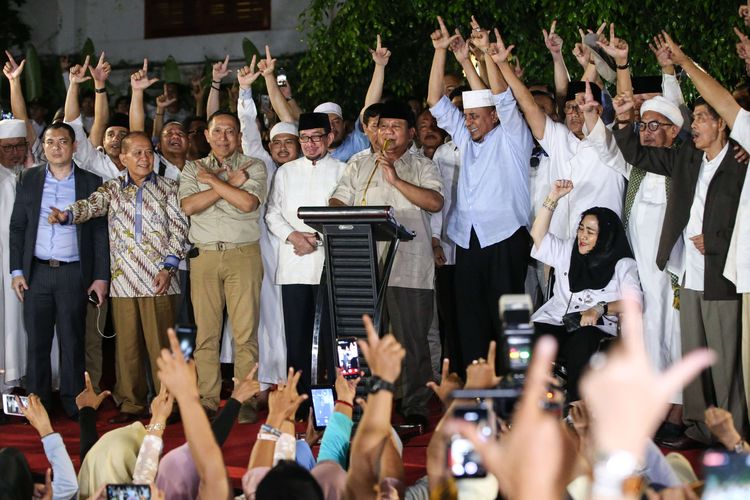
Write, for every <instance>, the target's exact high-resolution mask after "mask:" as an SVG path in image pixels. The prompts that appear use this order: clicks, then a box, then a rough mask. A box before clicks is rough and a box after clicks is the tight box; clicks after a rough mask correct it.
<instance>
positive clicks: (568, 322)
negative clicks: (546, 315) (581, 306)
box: [562, 312, 581, 333]
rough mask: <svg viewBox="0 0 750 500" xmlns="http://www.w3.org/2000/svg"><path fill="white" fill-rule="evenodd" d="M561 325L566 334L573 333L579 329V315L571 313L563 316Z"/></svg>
mask: <svg viewBox="0 0 750 500" xmlns="http://www.w3.org/2000/svg"><path fill="white" fill-rule="evenodd" d="M562 322H563V325H564V326H565V331H566V332H568V333H571V332H574V331H576V330H578V329H579V328H581V313H579V312H572V313H568V314H564V315H563V317H562Z"/></svg>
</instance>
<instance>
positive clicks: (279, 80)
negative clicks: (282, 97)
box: [276, 68, 286, 87]
mask: <svg viewBox="0 0 750 500" xmlns="http://www.w3.org/2000/svg"><path fill="white" fill-rule="evenodd" d="M276 85H278V86H279V87H286V73H285V72H284V68H281V69H280V70H279V74H278V75H277V76H276Z"/></svg>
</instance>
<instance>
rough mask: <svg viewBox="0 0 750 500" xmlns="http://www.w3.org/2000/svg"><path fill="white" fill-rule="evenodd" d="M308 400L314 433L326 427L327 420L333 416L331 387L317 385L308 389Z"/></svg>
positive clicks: (333, 400)
mask: <svg viewBox="0 0 750 500" xmlns="http://www.w3.org/2000/svg"><path fill="white" fill-rule="evenodd" d="M310 400H311V401H312V408H313V418H314V421H313V427H315V430H316V431H319V430H322V429H325V428H326V427H327V426H328V420H330V418H331V415H333V407H334V405H335V398H334V397H333V387H331V386H330V385H325V386H324V385H317V386H315V385H314V386H312V387H310Z"/></svg>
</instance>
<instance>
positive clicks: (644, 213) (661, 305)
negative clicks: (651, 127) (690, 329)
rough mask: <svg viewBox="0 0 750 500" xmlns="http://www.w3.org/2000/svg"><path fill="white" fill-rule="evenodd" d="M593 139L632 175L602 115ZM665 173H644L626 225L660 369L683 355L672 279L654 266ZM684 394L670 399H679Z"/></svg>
mask: <svg viewBox="0 0 750 500" xmlns="http://www.w3.org/2000/svg"><path fill="white" fill-rule="evenodd" d="M588 138H589V141H590V143H591V144H592V145H594V147H595V148H596V149H597V151H598V152H599V155H600V157H601V159H602V161H603V162H604V164H605V165H607V166H608V167H609V168H611V169H613V170H615V171H617V172H620V173H621V174H622V175H623V176H624V177H625V178H628V179H629V178H630V172H631V170H632V168H633V167H632V165H630V164H628V163H627V162H626V161H625V158H623V156H622V153H621V152H620V150H619V148H618V147H617V144H616V143H615V140H614V137H612V134H611V132H610V131H609V130H608V129H607V128H606V127H605V126H604V123H602V121H601V120H599V121H598V122H597V124H596V126H595V127H594V129H593V130H592V131H591V133H590V134H589V136H588ZM665 180H666V179H665V178H664V176H661V175H657V174H652V173H646V175H645V177H644V178H643V181H642V182H641V185H640V187H639V188H638V192H637V193H636V195H635V199H634V200H633V206H632V208H631V211H630V222H629V224H628V230H627V234H628V240H630V246H631V247H632V249H633V254H634V256H635V260H636V262H637V263H638V275H639V277H640V280H641V287H642V288H643V304H644V306H643V331H644V333H645V335H644V341H645V343H646V352H647V353H648V355H649V358H650V359H651V363H652V365H653V366H654V367H655V368H656V369H658V370H664V369H666V368H668V367H669V366H670V365H671V364H672V363H674V362H675V361H677V360H678V359H680V358H681V357H682V345H681V342H680V313H679V311H678V310H677V309H675V308H674V307H672V303H673V291H672V282H671V280H670V276H669V274H668V273H667V272H665V271H661V270H659V268H658V267H657V266H656V254H657V252H658V250H659V240H660V238H661V229H662V225H663V223H664V216H665V215H666V211H667V195H666V191H665ZM681 400H682V397H681V395H675V397H674V398H673V400H672V402H673V403H677V404H679V403H681Z"/></svg>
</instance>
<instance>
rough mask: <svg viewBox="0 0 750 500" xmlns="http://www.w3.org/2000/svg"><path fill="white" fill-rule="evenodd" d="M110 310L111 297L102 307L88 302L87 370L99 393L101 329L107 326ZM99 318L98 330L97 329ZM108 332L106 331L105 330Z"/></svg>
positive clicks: (92, 383) (95, 389)
mask: <svg viewBox="0 0 750 500" xmlns="http://www.w3.org/2000/svg"><path fill="white" fill-rule="evenodd" d="M108 312H109V298H107V299H106V300H105V301H104V303H103V304H102V305H101V307H96V306H95V305H93V304H91V303H90V302H88V301H87V303H86V338H85V344H86V371H87V372H89V377H91V385H92V386H93V387H94V391H95V392H96V393H97V394H98V393H100V392H101V389H100V388H99V382H101V379H102V342H103V339H102V336H101V335H99V330H101V331H102V332H104V329H105V328H106V327H107V314H108ZM97 318H98V320H99V321H98V327H99V328H98V330H97ZM104 333H105V334H106V332H104Z"/></svg>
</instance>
